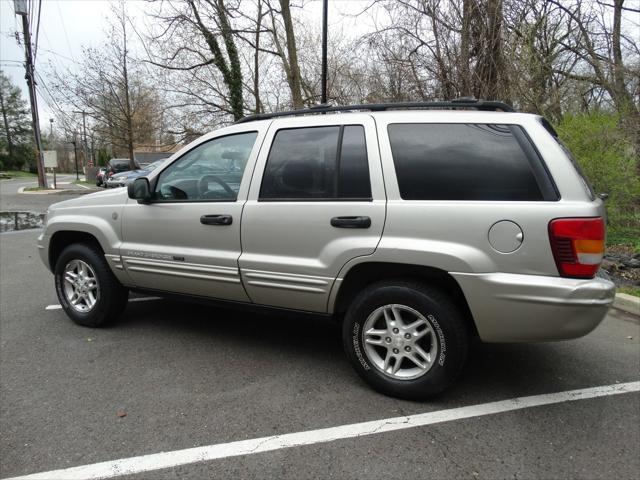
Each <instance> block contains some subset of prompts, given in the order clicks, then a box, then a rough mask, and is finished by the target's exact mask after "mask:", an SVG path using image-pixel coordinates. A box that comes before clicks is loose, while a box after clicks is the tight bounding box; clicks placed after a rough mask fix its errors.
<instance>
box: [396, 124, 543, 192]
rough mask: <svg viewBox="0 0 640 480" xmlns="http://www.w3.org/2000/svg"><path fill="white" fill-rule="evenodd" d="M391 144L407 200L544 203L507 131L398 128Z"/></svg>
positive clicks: (432, 126) (523, 156)
mask: <svg viewBox="0 0 640 480" xmlns="http://www.w3.org/2000/svg"><path fill="white" fill-rule="evenodd" d="M513 128H517V127H513ZM389 139H390V141H391V150H392V153H393V161H394V164H395V168H396V175H397V178H398V185H399V187H400V195H401V196H402V198H403V199H405V200H542V194H541V192H540V188H539V187H538V184H537V182H536V179H535V176H534V173H533V171H532V168H531V165H530V162H529V159H528V158H527V156H526V154H525V153H524V152H523V150H522V148H521V147H520V145H519V143H518V140H517V139H516V138H515V137H514V135H513V133H512V130H511V127H509V126H508V125H488V124H487V125H484V124H473V125H472V124H394V125H389Z"/></svg>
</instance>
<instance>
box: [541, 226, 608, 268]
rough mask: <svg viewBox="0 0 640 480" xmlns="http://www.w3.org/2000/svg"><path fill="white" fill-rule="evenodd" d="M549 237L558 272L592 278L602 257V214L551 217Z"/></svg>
mask: <svg viewBox="0 0 640 480" xmlns="http://www.w3.org/2000/svg"><path fill="white" fill-rule="evenodd" d="M549 240H550V241H551V250H552V251H553V257H554V259H555V261H556V265H557V267H558V272H559V273H560V276H562V277H570V278H593V277H594V276H595V274H596V272H597V271H598V268H600V263H601V262H602V258H603V257H604V220H603V219H602V217H596V218H558V219H556V220H552V221H551V222H550V223H549Z"/></svg>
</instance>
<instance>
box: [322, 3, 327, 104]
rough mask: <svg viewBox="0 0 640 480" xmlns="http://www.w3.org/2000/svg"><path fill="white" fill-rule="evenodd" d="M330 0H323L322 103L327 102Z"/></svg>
mask: <svg viewBox="0 0 640 480" xmlns="http://www.w3.org/2000/svg"><path fill="white" fill-rule="evenodd" d="M328 4H329V0H322V96H321V99H320V103H327V25H328V17H329V11H328V10H329V5H328Z"/></svg>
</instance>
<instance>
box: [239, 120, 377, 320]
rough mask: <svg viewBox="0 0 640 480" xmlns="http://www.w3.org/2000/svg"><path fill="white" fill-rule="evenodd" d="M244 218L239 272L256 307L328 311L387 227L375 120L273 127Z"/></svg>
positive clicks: (276, 123) (283, 122)
mask: <svg viewBox="0 0 640 480" xmlns="http://www.w3.org/2000/svg"><path fill="white" fill-rule="evenodd" d="M264 145H265V147H266V148H263V149H262V150H261V152H260V155H259V158H258V161H257V164H256V170H255V173H254V176H253V179H252V182H251V188H250V191H249V198H248V201H247V203H246V204H245V207H244V211H243V215H242V233H241V235H242V255H241V256H240V261H239V265H240V270H241V275H242V280H243V283H244V286H245V289H246V291H247V293H248V295H249V297H250V298H251V300H252V301H253V302H255V303H258V304H264V305H272V306H278V307H285V308H295V309H299V310H307V311H314V312H325V311H326V309H327V299H328V296H329V292H330V290H331V287H332V285H333V282H334V280H335V278H336V277H337V275H338V272H339V271H340V269H341V267H342V266H343V265H344V264H345V263H346V262H347V261H349V260H350V259H352V258H354V257H357V256H361V255H368V254H371V253H373V252H374V250H375V248H376V246H377V244H378V242H379V240H380V237H381V235H382V229H383V226H384V221H385V202H386V198H385V192H384V185H383V180H382V169H381V165H380V156H379V151H378V143H377V136H376V130H375V124H374V121H373V119H372V118H371V117H370V116H369V115H364V114H363V115H357V114H353V115H352V114H349V115H332V116H315V117H302V118H301V117H298V118H291V119H285V120H277V121H274V122H273V123H272V125H271V127H270V129H269V132H268V133H267V137H266V139H265V143H264Z"/></svg>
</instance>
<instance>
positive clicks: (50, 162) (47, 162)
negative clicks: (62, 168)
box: [42, 150, 58, 168]
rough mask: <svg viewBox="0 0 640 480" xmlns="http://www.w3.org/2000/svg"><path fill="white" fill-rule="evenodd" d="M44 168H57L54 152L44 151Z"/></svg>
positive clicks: (56, 154)
mask: <svg viewBox="0 0 640 480" xmlns="http://www.w3.org/2000/svg"><path fill="white" fill-rule="evenodd" d="M42 153H43V155H44V167H45V168H58V152H56V151H55V150H44V151H43V152H42Z"/></svg>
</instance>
